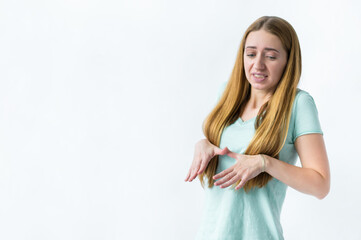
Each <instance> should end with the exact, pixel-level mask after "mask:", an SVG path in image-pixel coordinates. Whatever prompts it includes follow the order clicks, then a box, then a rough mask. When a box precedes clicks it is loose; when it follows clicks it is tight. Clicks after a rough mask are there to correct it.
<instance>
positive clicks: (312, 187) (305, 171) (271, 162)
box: [263, 155, 330, 199]
mask: <svg viewBox="0 0 361 240" xmlns="http://www.w3.org/2000/svg"><path fill="white" fill-rule="evenodd" d="M263 156H264V158H265V164H266V168H265V171H266V172H267V173H268V174H270V175H271V176H272V177H274V178H276V179H278V180H280V181H281V182H283V183H285V184H287V185H288V186H290V187H292V188H294V189H296V190H297V191H300V192H303V193H306V194H310V195H313V196H315V197H317V198H319V199H322V198H324V197H325V196H326V195H327V194H328V192H329V187H330V186H329V185H330V184H329V180H328V178H327V177H326V176H322V175H321V174H320V173H319V172H317V171H316V170H314V169H311V168H302V167H297V166H293V165H291V164H288V163H285V162H283V161H280V160H278V159H276V158H273V157H270V156H267V155H263Z"/></svg>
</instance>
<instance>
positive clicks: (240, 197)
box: [196, 83, 323, 240]
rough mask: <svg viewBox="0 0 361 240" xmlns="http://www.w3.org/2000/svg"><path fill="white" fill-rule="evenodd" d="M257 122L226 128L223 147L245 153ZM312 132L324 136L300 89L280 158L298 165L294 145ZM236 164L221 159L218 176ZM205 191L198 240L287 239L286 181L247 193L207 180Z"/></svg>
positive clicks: (308, 98)
mask: <svg viewBox="0 0 361 240" xmlns="http://www.w3.org/2000/svg"><path fill="white" fill-rule="evenodd" d="M225 85H226V83H224V84H222V87H221V91H220V93H223V89H224V88H225ZM219 98H220V96H218V99H219ZM255 119H256V117H254V118H252V119H249V120H247V121H243V120H242V119H241V118H238V119H237V120H236V121H235V122H234V123H233V124H231V125H229V126H228V127H226V128H225V129H224V130H223V132H222V135H221V142H220V148H221V149H223V148H224V147H228V148H229V150H231V151H232V152H237V153H244V151H245V150H246V148H247V146H248V144H249V142H250V141H251V139H252V137H253V135H254V133H255V128H254V124H255ZM309 133H320V134H322V135H323V132H322V130H321V126H320V122H319V119H318V112H317V108H316V105H315V102H314V100H313V98H312V96H311V95H310V94H309V93H308V92H306V91H304V90H301V89H297V94H296V98H295V101H294V103H293V107H292V115H291V120H290V125H289V129H288V134H287V139H286V143H285V145H284V146H283V148H282V150H281V152H280V154H279V159H280V160H281V161H284V162H287V163H289V164H292V165H295V163H296V161H297V156H298V154H297V152H296V149H295V146H294V142H295V140H296V138H297V137H299V136H301V135H304V134H309ZM235 161H236V160H235V159H233V158H231V157H228V156H227V155H225V156H219V161H218V167H217V170H216V173H219V172H221V171H223V170H225V169H227V168H229V167H231V166H232V165H234V164H235ZM204 189H205V205H204V209H203V216H202V221H201V225H200V228H199V230H198V233H197V236H196V239H197V240H268V239H269V240H279V239H284V238H283V231H282V226H281V223H280V214H281V209H282V204H283V201H284V198H285V195H286V189H287V185H286V184H284V183H283V182H281V181H279V180H277V179H275V178H272V180H271V181H269V182H268V183H267V185H266V186H265V187H263V188H254V189H253V190H251V191H249V192H248V193H245V191H244V190H243V188H241V189H239V190H234V189H233V188H231V187H228V188H224V189H221V188H220V187H219V186H214V187H213V188H208V183H207V178H205V188H204Z"/></svg>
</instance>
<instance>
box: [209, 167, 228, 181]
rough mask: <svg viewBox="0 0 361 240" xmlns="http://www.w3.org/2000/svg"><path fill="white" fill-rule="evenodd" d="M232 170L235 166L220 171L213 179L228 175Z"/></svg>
mask: <svg viewBox="0 0 361 240" xmlns="http://www.w3.org/2000/svg"><path fill="white" fill-rule="evenodd" d="M232 171H233V167H230V168H227V169H226V170H224V171H222V172H220V173H218V174H217V175H214V176H213V179H218V178H221V177H224V176H226V175H227V174H228V173H230V172H232Z"/></svg>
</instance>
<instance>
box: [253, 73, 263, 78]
mask: <svg viewBox="0 0 361 240" xmlns="http://www.w3.org/2000/svg"><path fill="white" fill-rule="evenodd" d="M254 76H255V77H258V78H265V77H266V76H264V75H258V74H255V75H254Z"/></svg>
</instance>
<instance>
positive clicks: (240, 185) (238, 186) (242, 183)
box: [235, 175, 248, 190]
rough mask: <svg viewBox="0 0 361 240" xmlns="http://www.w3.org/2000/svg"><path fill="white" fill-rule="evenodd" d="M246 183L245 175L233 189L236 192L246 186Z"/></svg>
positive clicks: (246, 177) (246, 176)
mask: <svg viewBox="0 0 361 240" xmlns="http://www.w3.org/2000/svg"><path fill="white" fill-rule="evenodd" d="M247 181H248V175H245V176H244V177H243V178H242V180H241V182H240V183H239V184H238V185H237V186H236V187H235V189H236V190H238V189H240V188H242V187H243V186H244V184H246V182H247Z"/></svg>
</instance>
